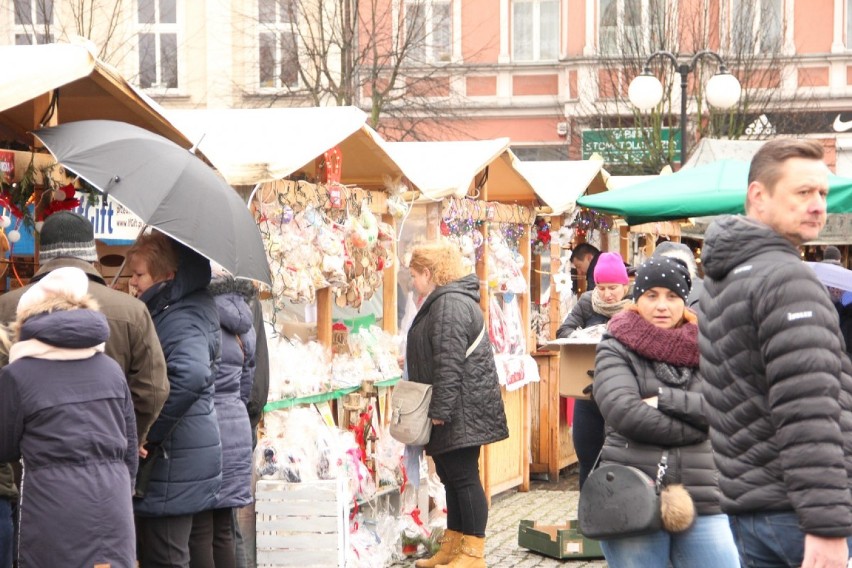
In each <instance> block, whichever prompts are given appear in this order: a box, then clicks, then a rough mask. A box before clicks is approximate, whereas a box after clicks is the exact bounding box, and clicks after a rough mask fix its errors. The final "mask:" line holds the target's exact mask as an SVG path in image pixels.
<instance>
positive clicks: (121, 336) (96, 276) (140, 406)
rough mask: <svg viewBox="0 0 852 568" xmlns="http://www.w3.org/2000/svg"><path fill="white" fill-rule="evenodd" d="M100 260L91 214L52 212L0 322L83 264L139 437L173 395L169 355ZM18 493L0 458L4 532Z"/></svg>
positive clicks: (141, 308)
mask: <svg viewBox="0 0 852 568" xmlns="http://www.w3.org/2000/svg"><path fill="white" fill-rule="evenodd" d="M97 260H98V256H97V251H96V249H95V231H94V228H93V227H92V224H91V223H90V222H89V220H88V219H86V218H85V217H83V216H81V215H78V214H76V213H72V212H70V211H58V212H56V213H53V214H51V215H49V216H48V217H47V218H46V219H45V221H44V225H43V226H42V229H41V232H40V233H39V261H40V262H41V263H42V265H41V268H40V269H39V270H38V271H37V272H36V273H35V275H34V276H33V277H32V279H31V280H30V283H29V284H27V285H26V286H23V287H21V288H16V289H15V290H10V291H8V292H5V293H4V294H2V295H0V322H2V323H6V324H10V323H12V322H14V321H15V319H16V317H17V314H16V310H17V307H18V302H19V301H20V299H21V296H23V295H24V294H25V293H26V292H27V290H29V289H30V288H32V287H33V286H35V285H36V284H37V283H38V282H39V281H40V280H42V279H43V278H46V277H47V276H48V275H49V274H50V273H51V272H53V271H54V270H57V269H59V268H64V267H74V268H79V269H80V270H82V271H83V272H84V273H85V274H86V276H87V277H88V279H89V289H88V293H89V294H90V295H91V296H92V298H94V299H95V301H96V302H97V303H98V306H100V312H101V313H102V314H103V315H104V316H105V317H106V319H107V324H108V325H109V338H108V339H107V341H106V354H107V355H109V356H110V357H112V358H113V359H115V361H116V362H117V363H118V364H119V366H120V367H121V369H122V372H123V373H124V376H125V379H126V380H127V385H128V386H129V387H130V392H131V394H132V395H133V409H134V412H135V413H136V438H137V439H138V440H144V439H145V437H146V435H147V433H148V429H149V428H150V427H151V424H153V423H154V420H155V419H156V418H157V415H159V413H160V409H161V408H162V407H163V403H164V402H165V401H166V397H167V396H168V395H169V380H168V377H167V376H166V361H165V359H164V357H163V350H162V349H161V348H160V342H159V340H158V339H157V332H156V330H155V329H154V322H152V321H151V316H150V314H149V313H148V310H147V308H146V307H145V304H143V303H142V302H140V301H139V300H137V299H136V298H133V297H132V296H130V295H129V294H125V293H124V292H119V291H118V290H113V289H112V288H110V287H109V286H107V285H106V282H105V281H104V279H103V277H102V276H101V274H100V273H99V272H98V271H97V270H96V269H95V267H94V265H93V263H94V262H97ZM17 493H18V492H17V488H16V487H15V476H14V472H13V470H12V465H11V464H0V534H2V535H6V534H9V530H10V525H9V523H8V522H7V517H6V511H5V509H6V506H7V505H8V506H9V507H11V505H12V503H13V502H14V501H15V500H16V498H17ZM4 527H5V528H4ZM0 542H2V541H0ZM4 548H5V547H4V546H3V545H2V544H0V567H3V568H5V567H4V565H3V563H2V562H3V558H8V557H9V555H10V554H11V551H4Z"/></svg>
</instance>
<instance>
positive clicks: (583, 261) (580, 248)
mask: <svg viewBox="0 0 852 568" xmlns="http://www.w3.org/2000/svg"><path fill="white" fill-rule="evenodd" d="M600 255H601V251H600V250H598V247H596V246H595V245H592V244H589V243H580V244H579V245H577V246H576V247H574V249H573V250H572V251H571V266H573V267H574V270H576V271H577V279H578V280H579V279H580V278H585V279H586V292H588V291H590V290H592V289H594V287H595V265H596V264H597V262H598V258H599V257H600Z"/></svg>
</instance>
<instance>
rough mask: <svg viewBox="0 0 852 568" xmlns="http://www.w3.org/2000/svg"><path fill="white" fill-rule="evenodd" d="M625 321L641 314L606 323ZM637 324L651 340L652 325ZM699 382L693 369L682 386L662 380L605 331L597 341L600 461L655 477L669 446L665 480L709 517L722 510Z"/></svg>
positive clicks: (646, 361) (620, 316)
mask: <svg viewBox="0 0 852 568" xmlns="http://www.w3.org/2000/svg"><path fill="white" fill-rule="evenodd" d="M630 319H633V320H641V316H639V315H638V314H637V313H636V312H635V311H633V310H629V313H627V312H625V313H620V314H618V315H616V316H614V317H613V319H612V320H611V323H610V326H612V325H615V324H621V325H622V326H625V325H627V324H626V323H625V322H626V321H629V320H630ZM641 322H644V320H641ZM641 322H639V325H641V328H639V329H636V333H639V332H640V330H641V332H642V333H643V334H645V335H646V336H647V337H648V338H649V339H651V340H652V341H653V336H654V334H655V333H656V329H657V328H652V329H651V324H649V323H647V322H646V323H641ZM686 325H692V328H693V331H692V334H691V336H690V337H687V338H686V341H688V342H690V343H691V345H692V350H693V353H695V350H696V347H695V341H696V336H695V334H696V332H695V330H694V324H686ZM665 331H669V330H662V331H661V332H660V334H659V335H665V336H666V340H678V339H680V340H683V339H684V335H689V334H682V335H680V336H679V337H670V336H671V335H673V334H665ZM653 350H654V351H658V352H664V351H665V348H659V346H658V347H654V348H653ZM663 357H665V353H663ZM663 357H660V358H658V360H662V359H663ZM695 357H696V358H697V355H696V356H695ZM700 383H701V377H700V375H699V373H698V369H694V370H693V374H692V376H691V378H690V379H689V380H688V381H687V382H686V384H685V385H684V386H669V385H667V384H665V383H664V382H662V381H660V379H658V378H657V376H656V373H655V371H654V362H653V360H651V359H649V358H648V357H647V356H644V355H640V354H639V353H637V352H636V351H634V350H633V349H631V348H629V347H627V346H626V345H625V344H624V343H622V342H621V341H619V340H618V339H616V338H615V337H613V336H612V335H610V334H609V333H607V335H605V336H604V338H603V339H602V340H601V342H600V343H599V344H598V348H597V354H596V356H595V386H594V393H595V401H596V402H597V403H598V406H599V407H600V409H601V414H603V416H604V419H605V420H606V426H607V428H606V430H607V433H606V441H605V442H604V447H603V453H602V455H601V461H602V462H603V463H618V464H622V465H630V466H633V467H636V468H639V469H641V470H642V471H644V472H645V473H646V474H648V476H649V477H651V479H655V478H656V475H657V464H658V463H659V462H660V458H661V456H662V453H663V450H664V449H668V451H669V454H668V464H669V468H668V471H667V473H666V478H665V480H664V482H665V483H666V484H672V483H682V484H683V485H684V487H686V489H687V491H689V494H690V496H691V497H692V500H693V501H694V502H695V508H696V511H697V512H698V514H699V515H713V514H718V513H720V512H721V509H720V507H719V486H718V479H717V473H716V468H715V466H714V464H713V451H712V449H711V447H710V440H709V438H708V435H707V422H706V420H705V416H704V403H703V400H702V396H701V391H700V389H701V384H700ZM653 396H657V397H658V405H657V408H654V407H652V406H649V405H648V404H645V403H644V402H643V399H646V398H649V397H653Z"/></svg>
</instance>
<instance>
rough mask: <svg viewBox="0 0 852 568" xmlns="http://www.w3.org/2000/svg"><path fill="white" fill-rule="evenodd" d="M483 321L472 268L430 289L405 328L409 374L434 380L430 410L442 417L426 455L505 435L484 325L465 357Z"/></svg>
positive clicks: (497, 383) (492, 360)
mask: <svg viewBox="0 0 852 568" xmlns="http://www.w3.org/2000/svg"><path fill="white" fill-rule="evenodd" d="M483 323H484V320H483V317H482V310H481V309H480V307H479V279H478V278H477V277H476V275H475V274H470V275H468V276H465V277H463V278H460V279H458V280H455V281H453V282H450V283H448V284H446V285H444V286H439V287H438V288H436V289H435V290H434V291H433V292H432V293H431V294H429V296H428V297H427V298H426V300H425V301H424V302H423V305H422V306H421V307H420V310H419V311H418V312H417V315H416V316H415V318H414V321H413V322H412V324H411V328H410V329H409V331H408V342H407V345H406V364H407V365H408V375H409V377H410V378H411V380H413V381H417V382H418V383H426V384H431V385H432V403H431V405H430V406H429V416H430V417H431V418H436V419H439V420H443V421H444V425H442V426H433V427H432V438H431V439H430V440H429V443H428V444H427V445H426V453H427V454H429V455H437V454H442V453H444V452H449V451H451V450H457V449H459V448H467V447H470V446H482V445H485V444H490V443H492V442H497V441H499V440H503V439H505V438H508V437H509V428H508V426H507V425H506V413H505V410H504V408H503V399H502V396H501V393H500V384H499V382H498V379H497V368H496V367H495V365H494V353H493V351H492V349H491V341H490V340H489V339H488V332H487V330H486V332H485V335H484V336H483V338H482V341H481V342H480V343H479V346H477V348H476V349H475V350H474V351H473V353H471V354H470V357H467V359H465V352H466V351H467V349H468V348H469V347H470V346H471V345H473V342H474V341H476V338H477V336H479V333H480V332H481V331H482V326H483Z"/></svg>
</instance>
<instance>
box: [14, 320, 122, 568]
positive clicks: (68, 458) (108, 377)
mask: <svg viewBox="0 0 852 568" xmlns="http://www.w3.org/2000/svg"><path fill="white" fill-rule="evenodd" d="M108 335H109V327H108V326H107V320H106V318H105V317H104V315H103V314H101V313H99V312H96V311H93V310H89V309H76V310H69V311H55V312H52V313H44V314H40V315H34V316H32V317H29V318H28V319H26V321H24V323H23V325H22V327H21V339H22V340H23V342H22V343H21V344H19V347H22V346H23V345H25V344H26V340H29V339H33V340H37V341H40V342H42V344H46V345H50V346H52V347H53V348H60V349H64V350H67V351H66V352H73V351H75V350H79V349H81V348H91V347H94V346H96V345H98V344H100V343H103V342H104V341H106V338H107V336H108ZM44 356H46V355H45V354H43V353H42V354H38V355H36V354H35V353H33V354H31V355H30V356H22V357H21V358H19V359H17V360H15V361H14V362H13V363H11V364H9V365H8V366H7V367H5V368H4V369H3V370H2V372H0V461H3V462H11V461H17V460H18V458H21V457H23V461H24V479H23V483H22V485H21V501H20V504H19V507H20V518H19V520H20V525H19V527H20V534H19V562H20V565H21V566H55V565H57V562H58V563H60V564H62V565H63V566H93V565H98V564H109V565H111V566H132V565H133V563H134V562H135V558H136V555H135V550H136V547H135V544H134V542H135V535H134V529H133V505H132V503H131V498H130V495H131V491H132V487H133V479H134V477H135V475H136V462H137V443H136V418H135V415H134V412H133V400H132V398H131V395H130V389H129V388H128V386H127V380H126V379H125V377H124V372H123V371H122V370H121V367H119V366H118V364H117V363H116V362H115V361H114V360H112V359H111V358H110V357H108V356H106V355H104V354H103V353H96V354H94V355H92V354H89V353H84V354H81V355H78V356H80V357H85V358H79V359H69V360H50V359H45V358H41V357H44ZM66 356H67V355H66Z"/></svg>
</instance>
